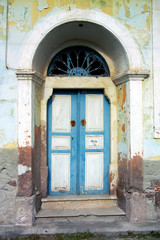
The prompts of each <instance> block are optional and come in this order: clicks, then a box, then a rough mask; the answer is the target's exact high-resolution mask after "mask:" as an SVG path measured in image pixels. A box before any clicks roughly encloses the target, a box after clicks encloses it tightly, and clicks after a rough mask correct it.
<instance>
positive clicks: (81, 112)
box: [47, 90, 110, 195]
mask: <svg viewBox="0 0 160 240" xmlns="http://www.w3.org/2000/svg"><path fill="white" fill-rule="evenodd" d="M54 93H55V94H64V93H65V94H67V95H71V102H72V109H71V120H75V121H76V125H75V126H74V127H71V133H52V97H51V98H50V99H49V101H48V114H47V119H48V120H47V124H48V128H47V129H48V131H47V135H48V146H47V149H48V154H47V155H48V166H49V181H48V193H49V194H50V195H69V194H102V193H108V192H109V162H110V114H109V112H110V105H109V102H108V100H107V99H106V98H105V97H104V95H103V98H104V131H103V132H86V131H85V126H82V125H81V124H80V121H81V120H83V119H85V118H86V116H85V101H86V99H85V98H86V94H93V93H94V94H96V93H97V94H101V93H102V91H96V92H95V91H94V92H93V91H81V90H80V91H67V93H66V92H64V91H63V92H62V91H59V92H58V91H56V92H54ZM86 134H87V135H93V134H94V135H104V149H102V150H101V149H95V150H94V149H91V150H88V149H87V150H85V135H86ZM53 135H54V136H70V139H71V150H51V140H52V136H53ZM86 152H103V153H104V159H103V161H104V162H103V166H104V167H103V183H104V186H103V190H90V191H86V190H85V153H86ZM52 153H70V155H71V162H70V191H66V192H64V193H61V192H54V191H51V154H52Z"/></svg>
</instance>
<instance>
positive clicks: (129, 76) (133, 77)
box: [112, 70, 150, 86]
mask: <svg viewBox="0 0 160 240" xmlns="http://www.w3.org/2000/svg"><path fill="white" fill-rule="evenodd" d="M149 73H150V72H149V71H148V70H144V71H131V70H128V71H126V72H124V73H121V74H118V75H116V76H114V77H113V78H112V81H113V82H114V84H115V85H116V86H117V85H120V84H123V83H125V82H128V81H143V80H144V79H145V78H148V77H149Z"/></svg>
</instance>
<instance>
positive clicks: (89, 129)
mask: <svg viewBox="0 0 160 240" xmlns="http://www.w3.org/2000/svg"><path fill="white" fill-rule="evenodd" d="M109 128H110V116H109V102H108V101H107V99H106V98H105V97H104V94H103V92H102V91H96V92H95V91H89V90H87V91H82V90H79V91H67V93H65V92H64V91H63V92H62V91H56V92H55V93H54V95H53V96H52V98H51V99H50V100H49V101H48V166H49V177H48V179H49V184H48V192H49V194H50V195H68V194H103V193H107V192H108V191H109V187H108V183H109V174H108V173H109V170H108V169H109V160H110V144H109V142H110V130H109Z"/></svg>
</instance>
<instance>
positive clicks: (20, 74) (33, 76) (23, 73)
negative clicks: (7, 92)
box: [16, 69, 45, 85]
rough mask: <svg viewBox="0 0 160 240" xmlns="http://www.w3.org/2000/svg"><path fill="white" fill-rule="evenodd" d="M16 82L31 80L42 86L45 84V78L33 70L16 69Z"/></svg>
mask: <svg viewBox="0 0 160 240" xmlns="http://www.w3.org/2000/svg"><path fill="white" fill-rule="evenodd" d="M16 75H17V78H18V80H21V81H23V80H32V81H34V82H35V83H37V84H39V85H42V84H43V83H44V82H45V78H44V77H43V76H42V75H41V74H40V73H39V72H37V71H35V70H33V69H28V70H26V69H18V70H17V71H16Z"/></svg>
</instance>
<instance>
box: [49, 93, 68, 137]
mask: <svg viewBox="0 0 160 240" xmlns="http://www.w3.org/2000/svg"><path fill="white" fill-rule="evenodd" d="M52 98H53V99H52V108H53V109H52V112H53V114H52V132H64V133H68V132H70V131H71V125H70V122H71V96H69V95H67V96H66V95H53V97H52Z"/></svg>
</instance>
